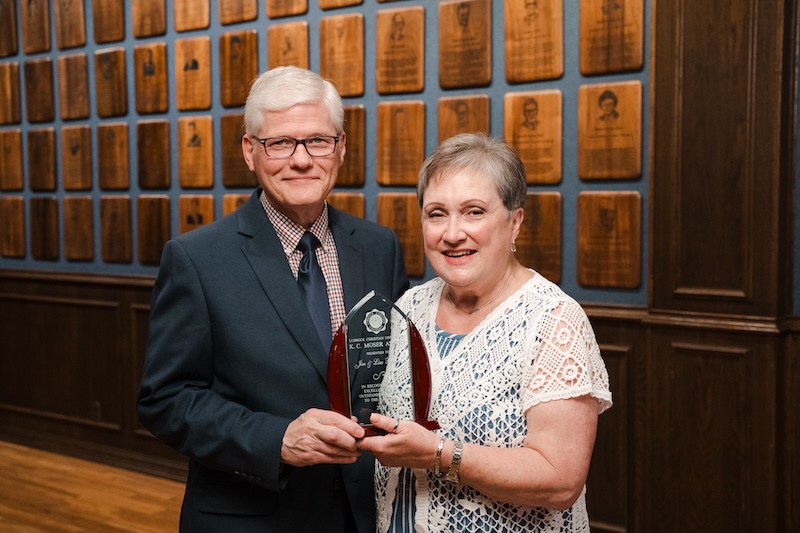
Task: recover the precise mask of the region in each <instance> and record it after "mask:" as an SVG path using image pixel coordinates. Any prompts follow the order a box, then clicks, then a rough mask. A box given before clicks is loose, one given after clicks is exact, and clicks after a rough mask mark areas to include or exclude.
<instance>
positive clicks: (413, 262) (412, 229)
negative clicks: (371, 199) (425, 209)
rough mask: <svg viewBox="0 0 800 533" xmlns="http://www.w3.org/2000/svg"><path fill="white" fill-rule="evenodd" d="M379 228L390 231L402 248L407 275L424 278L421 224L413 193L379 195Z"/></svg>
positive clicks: (382, 193) (385, 193)
mask: <svg viewBox="0 0 800 533" xmlns="http://www.w3.org/2000/svg"><path fill="white" fill-rule="evenodd" d="M377 210H378V213H377V220H378V224H380V225H382V226H386V227H387V228H391V229H392V230H394V232H395V233H396V234H397V237H398V238H399V239H400V245H401V246H402V247H403V259H404V261H405V267H406V274H408V275H409V276H416V277H419V276H423V275H424V274H425V252H424V248H423V240H422V221H421V213H420V210H419V204H418V203H417V195H416V193H412V192H401V193H388V192H380V193H378V201H377Z"/></svg>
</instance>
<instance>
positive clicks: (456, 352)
mask: <svg viewBox="0 0 800 533" xmlns="http://www.w3.org/2000/svg"><path fill="white" fill-rule="evenodd" d="M443 288H444V282H443V281H442V280H441V279H440V278H435V279H433V280H430V281H429V282H427V283H425V284H423V285H419V286H416V287H413V288H412V289H410V290H409V291H408V292H406V294H405V295H403V297H402V298H401V299H400V300H399V301H398V303H397V305H398V307H399V308H400V309H402V310H403V311H404V312H405V313H406V314H407V315H408V318H409V319H411V320H412V321H413V322H414V324H415V325H416V326H417V328H418V329H419V331H420V334H421V335H422V338H423V339H424V340H425V344H426V347H427V348H428V352H429V359H430V364H431V378H432V393H431V398H432V402H431V413H430V415H431V418H433V419H435V420H437V421H438V422H439V424H440V426H441V429H440V430H438V431H437V433H438V434H440V435H442V436H443V437H445V438H447V439H452V440H458V441H461V442H465V443H473V444H480V445H483V446H495V447H499V448H515V447H522V445H523V441H524V440H525V436H526V434H527V431H528V428H527V422H526V419H525V412H526V411H527V409H528V408H530V407H532V406H534V405H536V404H539V403H541V402H547V401H552V400H560V399H568V398H575V397H579V396H583V395H587V394H588V395H590V396H591V397H593V398H595V399H597V402H598V412H599V413H602V412H603V411H605V410H606V409H608V408H609V407H610V406H611V392H610V391H609V385H608V373H607V371H606V367H605V364H604V363H603V360H602V358H601V356H600V349H599V347H598V346H597V342H596V340H595V336H594V332H593V330H592V327H591V325H590V324H589V320H588V318H587V316H586V313H585V312H584V311H583V309H582V308H581V307H580V305H579V304H578V303H577V302H575V300H573V299H572V298H571V297H569V296H568V295H567V294H566V293H564V292H563V291H562V290H561V289H560V288H559V287H558V286H557V285H555V284H554V283H552V282H550V281H548V280H546V279H545V278H543V277H542V276H540V275H538V274H536V275H534V276H533V277H532V278H531V279H530V280H529V281H527V282H526V283H525V285H523V286H522V287H521V288H520V289H519V290H517V291H516V292H515V293H514V294H512V295H511V296H510V297H509V298H508V299H506V300H505V301H504V302H503V303H501V304H500V305H499V306H498V307H497V308H495V309H494V310H492V312H491V313H490V314H489V315H488V316H487V318H486V319H484V320H483V321H482V322H481V324H480V325H479V326H478V327H476V328H475V329H474V330H473V331H472V332H470V333H469V334H468V335H466V336H465V337H464V339H463V340H462V341H461V342H460V343H459V345H458V346H457V347H456V348H454V349H453V350H452V351H451V352H450V353H449V354H447V355H446V356H445V357H444V358H442V357H440V355H439V353H438V352H437V351H436V342H435V335H436V332H435V330H436V324H435V317H436V312H437V307H438V302H439V299H440V296H441V292H442V289H443ZM394 327H395V328H396V329H395V331H393V333H392V334H393V342H392V347H391V353H390V354H389V358H388V361H387V373H386V377H385V378H384V381H383V384H382V386H381V396H380V398H381V399H380V406H379V409H380V410H381V411H382V412H384V413H387V414H389V415H390V416H392V417H396V418H405V419H409V418H412V419H413V414H412V413H413V411H412V399H411V398H412V394H411V383H410V379H409V377H408V376H409V375H410V374H409V369H408V358H407V357H397V354H398V353H404V352H405V350H406V346H405V345H404V342H403V341H399V342H398V341H397V340H396V338H397V337H400V338H406V336H405V335H402V333H403V332H402V329H403V324H402V323H401V324H399V325H395V326H394ZM405 344H407V343H405ZM399 471H400V469H399V468H386V467H383V466H381V465H380V463H376V473H375V481H376V499H377V514H378V531H379V532H385V531H387V530H388V527H389V523H390V521H391V513H392V507H393V504H394V495H395V494H396V492H397V484H398V474H399ZM414 474H415V478H416V486H415V488H416V514H415V526H416V528H417V531H429V532H435V531H458V532H476V533H477V532H480V533H486V532H502V531H542V532H545V531H546V532H576V531H581V532H584V531H585V532H588V531H589V519H588V515H587V512H586V503H585V488H584V493H583V494H581V496H580V497H579V498H578V500H577V501H576V502H575V504H574V505H573V506H572V507H570V508H569V509H567V510H566V511H558V510H555V509H547V508H541V507H519V506H515V505H510V504H506V503H503V502H498V501H495V500H492V499H490V498H488V497H487V496H485V495H483V494H481V493H480V492H479V491H477V490H475V489H472V488H471V487H468V486H465V485H454V484H451V483H448V482H446V481H443V480H439V479H436V478H435V477H434V476H433V474H432V472H429V471H427V470H414ZM387 495H388V496H387Z"/></svg>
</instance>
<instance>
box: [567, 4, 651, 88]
mask: <svg viewBox="0 0 800 533" xmlns="http://www.w3.org/2000/svg"><path fill="white" fill-rule="evenodd" d="M579 34H580V69H581V74H584V75H589V74H603V73H607V72H621V71H626V70H639V69H641V68H642V66H643V59H644V46H643V41H644V2H643V0H583V1H582V2H581V8H580V30H579Z"/></svg>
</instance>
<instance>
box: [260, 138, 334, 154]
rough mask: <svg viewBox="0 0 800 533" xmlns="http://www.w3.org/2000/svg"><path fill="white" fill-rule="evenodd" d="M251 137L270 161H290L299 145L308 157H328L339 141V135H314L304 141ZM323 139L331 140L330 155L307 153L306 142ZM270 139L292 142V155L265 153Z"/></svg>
mask: <svg viewBox="0 0 800 533" xmlns="http://www.w3.org/2000/svg"><path fill="white" fill-rule="evenodd" d="M251 137H252V138H253V139H255V140H256V141H258V143H259V144H260V145H261V147H262V148H264V155H266V156H267V157H269V158H271V159H291V158H292V157H293V156H294V153H295V152H296V151H297V147H298V146H299V145H301V144H302V145H303V148H305V149H306V153H307V154H308V157H330V156H332V155H333V154H334V153H336V146H337V145H338V144H339V139H340V136H339V135H314V136H313V137H306V138H304V139H295V138H294V137H266V138H264V139H262V138H261V137H257V136H255V135H251ZM324 137H329V138H331V139H333V149H332V150H331V153H329V154H325V155H313V154H312V153H311V152H309V151H308V146H306V143H307V142H308V141H310V140H312V139H320V138H324ZM270 139H286V140H291V141H294V148H293V149H292V153H291V154H289V155H277V156H276V155H269V152H267V141H268V140H270Z"/></svg>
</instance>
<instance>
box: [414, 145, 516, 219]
mask: <svg viewBox="0 0 800 533" xmlns="http://www.w3.org/2000/svg"><path fill="white" fill-rule="evenodd" d="M460 170H466V171H470V172H477V173H480V174H482V175H483V176H485V177H487V178H489V179H490V180H492V182H493V183H494V186H495V188H496V189H497V194H498V195H499V196H500V199H501V200H502V201H503V206H505V208H506V210H507V211H509V212H511V211H513V210H514V209H517V208H520V207H523V206H524V205H525V197H526V196H527V193H528V181H527V177H526V174H525V166H524V165H523V164H522V161H521V160H520V158H519V156H518V155H517V152H516V151H515V150H514V149H513V148H511V147H510V146H509V145H507V144H506V143H505V142H503V141H502V140H500V139H496V138H494V137H489V136H488V135H485V134H483V133H462V134H459V135H456V136H454V137H450V138H449V139H447V140H445V141H444V142H442V144H440V145H439V147H438V148H436V150H435V151H434V152H433V153H432V154H431V155H430V156H428V158H427V159H426V160H425V162H424V163H423V164H422V168H420V171H419V178H418V180H417V200H418V201H419V206H420V208H422V205H423V198H424V196H425V189H426V188H427V187H428V184H429V183H431V182H435V181H437V180H440V179H446V178H447V177H449V176H451V175H452V174H454V173H455V172H456V171H460Z"/></svg>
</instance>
